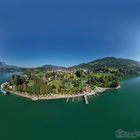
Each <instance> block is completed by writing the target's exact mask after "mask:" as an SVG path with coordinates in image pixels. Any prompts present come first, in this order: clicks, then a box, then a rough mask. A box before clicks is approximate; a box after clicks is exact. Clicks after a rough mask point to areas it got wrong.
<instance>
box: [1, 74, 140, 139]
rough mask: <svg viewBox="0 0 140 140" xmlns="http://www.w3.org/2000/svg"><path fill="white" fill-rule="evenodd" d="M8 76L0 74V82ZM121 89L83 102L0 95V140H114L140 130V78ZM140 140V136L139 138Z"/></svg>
mask: <svg viewBox="0 0 140 140" xmlns="http://www.w3.org/2000/svg"><path fill="white" fill-rule="evenodd" d="M10 76H11V74H10V73H1V74H0V83H2V82H3V81H6V80H8V79H9V77H10ZM121 86H122V89H119V90H110V91H107V92H105V93H103V94H102V95H100V96H98V97H93V98H90V101H89V105H85V104H84V103H83V102H82V101H80V102H78V101H75V102H72V101H69V102H68V103H66V101H65V100H55V101H39V102H33V101H30V100H28V99H24V98H21V97H16V96H13V95H7V96H4V95H3V94H2V93H1V94H0V140H10V139H11V140H25V139H27V140H93V139H95V140H105V139H106V140H114V139H116V138H115V131H116V130H118V129H122V130H125V131H131V132H133V131H134V130H138V131H140V77H137V78H136V77H135V78H131V79H127V80H124V81H123V82H122V85H121ZM139 138H140V137H139Z"/></svg>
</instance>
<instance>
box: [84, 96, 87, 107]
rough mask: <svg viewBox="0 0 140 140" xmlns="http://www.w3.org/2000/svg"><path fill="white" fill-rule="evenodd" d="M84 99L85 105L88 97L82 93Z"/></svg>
mask: <svg viewBox="0 0 140 140" xmlns="http://www.w3.org/2000/svg"><path fill="white" fill-rule="evenodd" d="M84 100H85V104H86V105H87V104H88V97H87V95H86V94H85V95H84Z"/></svg>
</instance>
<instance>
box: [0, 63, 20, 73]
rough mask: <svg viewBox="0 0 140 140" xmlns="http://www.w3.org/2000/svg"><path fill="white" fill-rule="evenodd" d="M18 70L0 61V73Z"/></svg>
mask: <svg viewBox="0 0 140 140" xmlns="http://www.w3.org/2000/svg"><path fill="white" fill-rule="evenodd" d="M18 69H20V67H17V66H12V65H8V64H6V63H5V62H2V61H0V71H13V70H18Z"/></svg>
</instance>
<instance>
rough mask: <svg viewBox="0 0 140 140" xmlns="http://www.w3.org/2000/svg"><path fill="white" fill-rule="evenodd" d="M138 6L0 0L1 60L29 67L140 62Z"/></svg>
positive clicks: (94, 0)
mask: <svg viewBox="0 0 140 140" xmlns="http://www.w3.org/2000/svg"><path fill="white" fill-rule="evenodd" d="M139 7H140V1H139V0H117V1H114V0H12V1H11V0H0V59H1V60H3V61H5V62H7V63H8V64H13V65H20V66H26V67H34V66H40V65H43V64H54V65H62V66H70V65H75V64H79V63H82V62H88V61H92V60H94V59H97V58H102V57H107V56H115V57H122V58H130V59H134V60H139V61H140V8H139Z"/></svg>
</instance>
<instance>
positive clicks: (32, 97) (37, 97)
mask: <svg viewBox="0 0 140 140" xmlns="http://www.w3.org/2000/svg"><path fill="white" fill-rule="evenodd" d="M6 83H7V82H5V83H3V84H1V89H3V90H4V91H5V92H7V93H11V94H13V95H17V96H20V97H24V98H27V99H30V100H32V101H39V100H56V99H70V98H78V97H83V96H85V95H86V96H96V95H97V94H98V93H103V92H105V91H107V90H110V89H112V88H102V87H96V88H95V89H94V90H92V91H91V92H83V93H79V94H77V95H75V94H73V95H64V94H63V95H62V94H58V95H56V94H54V95H30V94H29V93H19V92H17V91H12V90H7V89H4V88H3V87H4V84H6ZM120 88H121V86H120V85H119V86H118V87H116V88H115V89H120Z"/></svg>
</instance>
